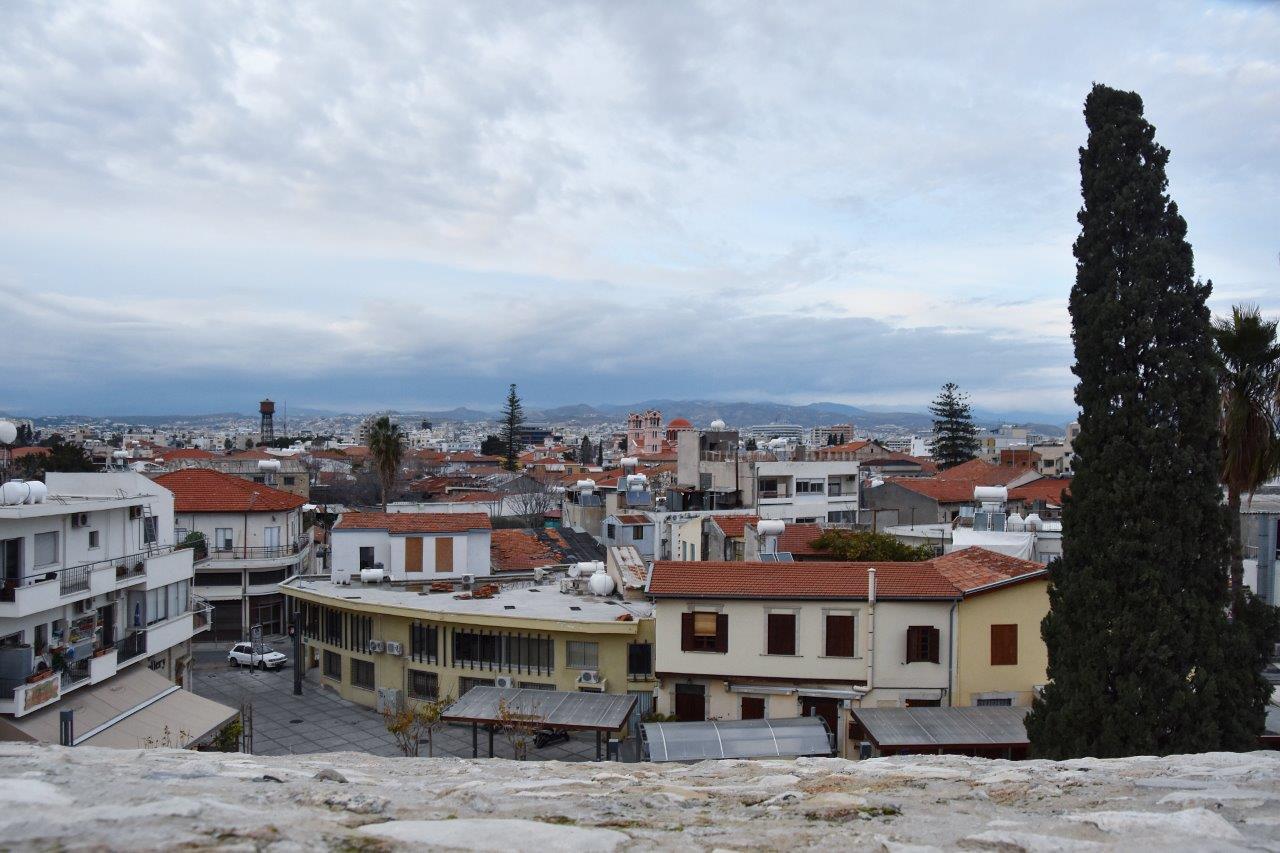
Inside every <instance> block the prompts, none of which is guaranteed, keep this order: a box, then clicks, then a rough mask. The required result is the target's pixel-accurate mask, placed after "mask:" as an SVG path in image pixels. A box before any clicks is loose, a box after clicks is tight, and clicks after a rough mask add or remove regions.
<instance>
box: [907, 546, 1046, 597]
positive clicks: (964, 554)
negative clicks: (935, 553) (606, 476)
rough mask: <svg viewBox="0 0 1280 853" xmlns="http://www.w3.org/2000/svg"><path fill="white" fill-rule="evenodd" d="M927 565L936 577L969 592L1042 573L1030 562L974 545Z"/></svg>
mask: <svg viewBox="0 0 1280 853" xmlns="http://www.w3.org/2000/svg"><path fill="white" fill-rule="evenodd" d="M929 562H930V563H931V564H932V565H933V567H934V568H935V569H937V570H938V574H940V575H942V576H943V577H944V578H946V579H947V580H949V581H951V583H952V584H954V585H955V586H956V587H957V588H958V589H960V590H962V591H964V592H970V591H972V590H975V589H978V588H979V587H984V586H990V585H991V584H993V583H999V582H1001V581H1005V580H1009V579H1010V578H1017V577H1023V576H1031V575H1036V574H1039V573H1042V572H1044V566H1043V565H1042V564H1040V563H1035V562H1032V561H1031V560H1020V559H1018V558H1017V557H1010V556H1008V555H1007V554H1000V553H997V552H995V551H988V550H987V549H986V548H978V547H976V546H973V547H969V548H962V549H961V550H959V551H952V552H951V553H950V554H944V555H943V556H941V557H934V558H933V559H932V560H929Z"/></svg>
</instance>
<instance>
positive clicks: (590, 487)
mask: <svg viewBox="0 0 1280 853" xmlns="http://www.w3.org/2000/svg"><path fill="white" fill-rule="evenodd" d="M577 486H578V491H580V492H594V491H595V490H596V481H595V480H579V481H578V483H577Z"/></svg>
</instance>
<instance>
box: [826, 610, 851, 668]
mask: <svg viewBox="0 0 1280 853" xmlns="http://www.w3.org/2000/svg"><path fill="white" fill-rule="evenodd" d="M826 651H827V657H833V658H851V657H853V617H852V616H843V615H837V614H829V615H828V616H827V650H826Z"/></svg>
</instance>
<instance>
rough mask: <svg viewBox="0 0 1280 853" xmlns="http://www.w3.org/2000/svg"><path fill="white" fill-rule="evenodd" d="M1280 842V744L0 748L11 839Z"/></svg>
mask: <svg viewBox="0 0 1280 853" xmlns="http://www.w3.org/2000/svg"><path fill="white" fill-rule="evenodd" d="M1139 844H1142V845H1146V846H1147V847H1149V848H1150V849H1156V848H1158V849H1196V850H1202V849H1206V848H1209V849H1236V848H1239V849H1260V848H1265V849H1277V848H1280V752H1269V753H1268V752H1255V753H1248V754H1241V755H1235V754H1224V753H1215V754H1208V755H1198V756H1186V757H1176V758H1133V759H1124V760H1110V761H1102V760H1092V759H1091V760H1081V761H1068V762H1056V763H1055V762H1040V761H1028V762H1020V763H1010V762H1002V761H983V760H977V759H967V758H953V757H915V758H887V759H875V760H871V761H863V762H849V761H844V760H840V759H801V760H798V761H770V762H745V761H723V762H704V763H702V764H695V765H652V764H648V765H645V764H560V763H555V762H545V763H543V762H528V763H515V762H510V761H501V760H491V761H463V760H457V759H388V758H375V757H372V756H368V755H364V754H356V753H332V754H325V755H314V756H301V757H291V758H262V757H256V756H247V755H223V754H209V753H194V752H185V751H179V750H145V751H142V750H107V749H94V748H89V747H77V748H74V749H63V748H59V747H40V746H27V745H19V744H0V847H3V848H4V849H51V848H72V849H75V848H95V849H96V848H108V849H119V850H131V851H135V850H152V849H172V848H175V847H183V846H186V847H196V848H199V847H204V846H222V845H226V846H235V847H238V848H240V849H259V850H280V851H286V850H317V849H342V850H352V849H361V850H381V849H398V848H402V847H408V846H432V847H444V848H459V849H479V850H504V851H505V850H538V851H541V853H551V851H565V850H631V849H634V850H648V849H677V848H678V849H683V850H697V849H703V850H711V849H715V848H725V849H739V850H745V849H777V850H796V849H805V848H817V847H823V848H826V849H831V848H832V847H833V846H835V845H838V846H839V848H844V849H848V848H852V847H860V848H867V849H881V850H888V851H906V850H913V849H917V848H916V847H913V845H924V846H928V847H938V848H956V847H963V848H969V849H983V848H991V849H1002V850H1018V849H1026V850H1075V849H1099V848H1112V849H1128V850H1132V849H1136V847H1137V845H1139Z"/></svg>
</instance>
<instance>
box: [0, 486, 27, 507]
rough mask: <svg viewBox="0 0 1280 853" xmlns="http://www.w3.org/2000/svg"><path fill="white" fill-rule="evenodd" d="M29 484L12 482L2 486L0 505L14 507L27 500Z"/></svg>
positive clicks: (0, 488)
mask: <svg viewBox="0 0 1280 853" xmlns="http://www.w3.org/2000/svg"><path fill="white" fill-rule="evenodd" d="M27 491H28V488H27V484H26V483H24V482H22V481H21V480H10V481H9V482H7V483H5V484H4V485H2V486H0V504H4V505H6V506H13V505H15V504H20V503H22V502H23V501H25V500H26V499H27Z"/></svg>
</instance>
